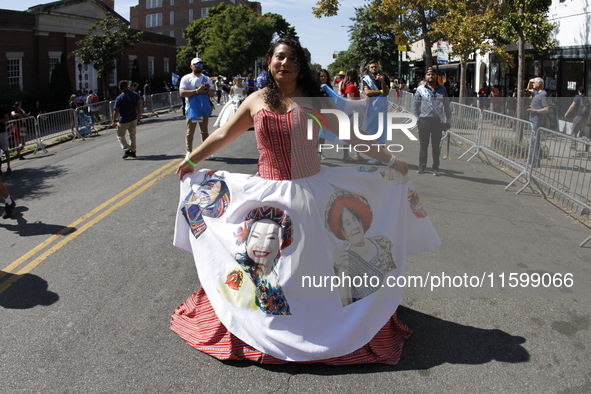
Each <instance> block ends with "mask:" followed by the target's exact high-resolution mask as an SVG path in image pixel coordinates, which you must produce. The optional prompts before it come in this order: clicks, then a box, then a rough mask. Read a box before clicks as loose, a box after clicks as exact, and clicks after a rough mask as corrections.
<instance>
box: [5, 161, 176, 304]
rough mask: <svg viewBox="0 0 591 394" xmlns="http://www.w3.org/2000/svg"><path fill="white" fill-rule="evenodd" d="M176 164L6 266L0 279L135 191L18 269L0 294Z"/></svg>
mask: <svg viewBox="0 0 591 394" xmlns="http://www.w3.org/2000/svg"><path fill="white" fill-rule="evenodd" d="M177 164H178V159H174V160H172V161H171V162H170V163H168V164H166V165H165V166H163V167H161V168H159V169H158V170H156V171H154V172H153V173H151V174H150V175H148V176H146V177H145V178H143V179H142V180H140V181H139V182H137V183H135V184H134V185H131V186H130V187H128V188H127V189H125V190H124V191H122V192H121V193H119V194H117V195H116V196H115V197H113V198H111V199H109V200H108V201H106V202H105V203H103V204H101V205H100V206H98V207H97V208H95V209H93V210H92V211H90V212H89V213H87V214H85V215H83V216H82V217H80V218H79V219H77V220H75V221H74V222H72V223H71V224H69V225H68V226H67V227H66V228H65V229H62V230H61V231H60V232H58V233H57V234H55V235H52V236H51V237H49V238H48V239H47V240H45V241H44V242H42V243H41V244H39V245H37V246H36V247H35V248H33V249H31V250H30V251H29V252H27V253H26V254H24V255H23V256H21V257H20V258H18V259H17V260H15V261H14V262H13V263H11V264H10V265H8V266H7V267H6V268H4V269H3V270H2V271H4V272H2V273H0V278H2V276H4V275H6V273H8V272H10V271H12V270H14V269H15V268H17V267H19V266H20V265H21V264H23V263H24V262H26V261H27V260H28V259H29V258H31V257H33V256H34V255H35V254H37V253H38V252H40V251H41V250H43V249H44V248H45V247H47V246H49V245H50V244H52V243H53V242H54V241H56V240H57V239H59V238H61V237H62V236H63V234H64V233H66V232H68V231H69V230H70V229H72V228H75V227H76V226H77V225H79V224H80V223H83V222H84V221H86V220H87V219H89V218H91V217H92V216H94V215H95V214H97V213H98V212H100V211H103V210H104V209H105V208H106V207H108V206H109V205H111V204H113V203H114V202H115V201H117V200H119V199H120V198H121V197H123V196H125V195H127V194H129V193H131V192H132V191H133V190H134V189H137V190H135V191H134V192H133V193H131V194H129V195H128V196H127V197H125V198H124V199H122V200H121V201H119V202H118V203H116V204H115V205H113V206H111V207H110V208H109V209H107V210H105V211H104V212H102V213H101V214H100V215H98V216H96V217H95V218H94V219H92V220H90V221H88V222H87V223H86V224H84V225H83V226H81V227H80V228H77V229H75V231H74V232H72V233H70V234H68V235H66V236H65V238H62V240H61V241H59V242H57V243H56V244H55V245H54V246H52V247H51V248H49V249H48V250H47V251H46V252H44V253H43V254H42V255H40V256H39V257H37V258H36V259H35V260H33V261H31V262H30V263H29V264H27V265H26V266H25V267H23V268H22V269H20V270H19V271H18V272H17V273H16V275H13V276H12V277H10V278H9V279H8V280H6V281H5V282H3V283H2V284H0V293H2V292H3V291H5V290H6V289H7V288H8V287H10V285H11V284H12V283H14V282H16V281H17V280H18V279H20V277H21V276H22V275H24V274H27V273H29V272H31V270H32V269H33V268H35V267H37V266H38V265H39V264H41V263H42V262H43V261H44V260H45V259H47V258H48V257H49V256H51V255H52V254H53V253H55V252H57V251H58V250H59V249H61V248H62V247H63V246H64V245H66V244H67V243H68V242H70V241H72V240H74V239H75V238H76V237H78V236H79V235H80V234H82V233H84V232H85V231H86V230H88V229H89V228H90V227H92V226H93V225H95V224H96V223H98V222H99V221H101V220H102V219H104V218H105V217H107V216H108V215H110V214H111V213H113V212H114V211H115V210H116V209H118V208H120V207H122V206H123V205H125V204H127V203H128V202H129V201H131V200H132V199H133V198H135V197H137V196H138V195H140V194H141V193H142V192H144V191H145V190H147V189H148V188H150V187H151V186H153V185H154V184H155V183H156V182H158V181H159V180H161V179H162V178H164V177H165V176H167V175H169V174H171V173H172V172H173V170H175V169H176V165H177ZM170 167H172V168H170ZM158 174H160V175H158ZM149 179H151V180H150V181H148V180H149ZM140 185H143V186H140Z"/></svg>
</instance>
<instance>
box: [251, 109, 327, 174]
mask: <svg viewBox="0 0 591 394" xmlns="http://www.w3.org/2000/svg"><path fill="white" fill-rule="evenodd" d="M307 125H308V116H307V115H306V112H305V109H303V108H301V107H296V108H294V109H292V110H290V111H288V112H287V113H285V114H276V113H274V112H272V111H269V110H267V109H265V108H263V109H261V110H259V111H258V112H257V113H256V114H255V116H254V129H255V134H256V140H257V147H258V150H259V163H258V172H259V176H260V177H261V178H264V179H272V180H289V179H297V178H305V177H308V176H311V175H314V174H317V173H318V172H319V171H320V157H319V155H318V146H317V144H318V127H317V125H316V124H314V132H313V138H311V139H308V136H307V131H308V130H307Z"/></svg>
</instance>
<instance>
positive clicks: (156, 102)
mask: <svg viewBox="0 0 591 394" xmlns="http://www.w3.org/2000/svg"><path fill="white" fill-rule="evenodd" d="M150 100H151V108H150V109H151V111H150V112H155V111H159V110H163V109H170V93H169V92H166V93H157V94H153V95H151V98H150ZM144 106H146V105H145V104H144Z"/></svg>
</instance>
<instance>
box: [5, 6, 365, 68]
mask: <svg viewBox="0 0 591 394" xmlns="http://www.w3.org/2000/svg"><path fill="white" fill-rule="evenodd" d="M51 2H52V1H39V0H20V1H11V2H10V4H6V3H8V2H7V1H4V2H3V3H4V4H3V5H2V6H0V8H3V9H10V10H17V11H24V10H26V9H27V8H29V7H32V6H34V5H37V4H44V3H51ZM259 2H260V3H261V5H262V7H263V13H266V12H273V13H275V14H280V15H282V16H283V17H284V18H285V20H286V21H288V22H289V23H290V24H291V25H292V26H295V28H296V31H297V33H298V35H299V37H300V40H301V42H302V45H303V46H304V47H306V48H308V50H309V51H310V53H311V54H312V61H314V62H315V63H320V64H321V65H322V66H323V67H324V68H326V66H328V65H329V64H330V63H332V61H333V59H332V54H333V52H335V51H337V52H338V51H344V50H345V49H347V48H348V46H349V35H348V32H347V30H348V28H347V26H349V25H351V24H352V21H351V20H350V18H351V17H352V16H354V15H355V11H354V7H360V6H362V5H364V4H367V1H364V0H342V1H341V3H342V4H341V11H340V12H339V15H338V16H336V17H330V18H322V19H316V18H315V17H314V16H313V15H312V7H313V6H314V5H315V4H316V0H262V1H259ZM136 4H138V1H137V0H135V1H129V0H115V11H116V12H117V13H119V14H120V15H121V16H123V17H124V18H125V19H127V20H129V7H131V6H134V5H136Z"/></svg>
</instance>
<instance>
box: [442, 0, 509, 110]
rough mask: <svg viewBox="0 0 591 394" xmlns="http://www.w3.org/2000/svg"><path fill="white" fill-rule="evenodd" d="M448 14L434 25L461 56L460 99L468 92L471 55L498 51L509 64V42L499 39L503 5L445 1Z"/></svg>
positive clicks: (470, 0)
mask: <svg viewBox="0 0 591 394" xmlns="http://www.w3.org/2000/svg"><path fill="white" fill-rule="evenodd" d="M443 5H444V6H445V10H446V11H445V15H444V16H443V17H442V18H439V19H438V20H437V21H435V22H434V23H433V24H432V25H431V28H432V29H433V31H434V32H436V33H437V34H438V35H440V36H441V37H444V39H445V40H446V41H447V42H449V43H450V44H451V48H452V54H453V55H456V56H458V57H459V58H460V67H461V70H460V85H459V86H460V99H461V101H463V98H464V96H465V94H466V74H467V66H468V58H469V56H470V55H471V54H473V53H475V52H476V51H480V53H488V52H494V53H495V54H496V55H497V57H498V58H499V59H500V60H501V61H502V62H504V63H505V64H508V62H509V60H510V56H509V55H508V54H507V53H506V52H505V50H504V48H503V47H504V45H503V44H505V42H499V40H495V39H494V37H495V36H496V34H495V25H496V24H497V21H498V20H499V18H500V11H501V10H500V8H499V4H498V3H496V2H491V1H490V0H443Z"/></svg>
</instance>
